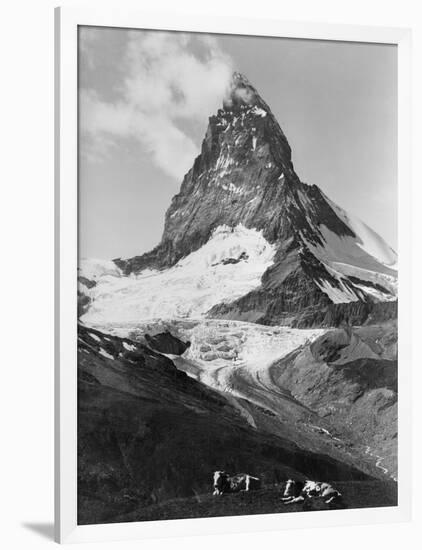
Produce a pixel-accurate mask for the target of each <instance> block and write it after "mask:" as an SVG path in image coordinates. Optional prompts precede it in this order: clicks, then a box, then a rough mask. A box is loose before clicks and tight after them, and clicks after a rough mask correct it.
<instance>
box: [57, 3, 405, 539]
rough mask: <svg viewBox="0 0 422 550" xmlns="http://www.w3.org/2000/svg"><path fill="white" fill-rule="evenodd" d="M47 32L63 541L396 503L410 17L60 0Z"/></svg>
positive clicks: (382, 514)
mask: <svg viewBox="0 0 422 550" xmlns="http://www.w3.org/2000/svg"><path fill="white" fill-rule="evenodd" d="M55 49H56V221H57V225H56V259H57V261H56V290H57V292H56V298H57V300H56V304H57V309H56V330H57V332H56V540H57V541H59V542H80V541H109V540H124V539H132V538H133V539H134V538H143V537H154V536H160V537H162V536H174V535H191V534H198V533H201V534H204V533H223V532H227V533H233V532H244V531H248V530H254V531H259V530H266V529H275V528H277V529H284V528H291V527H299V526H300V527H310V526H321V525H324V526H331V525H333V526H334V525H351V524H358V523H375V522H393V521H405V520H407V519H408V518H409V516H410V483H411V472H410V427H409V426H410V376H411V363H410V359H411V358H410V351H409V350H410V344H409V338H410V321H409V319H410V284H409V281H410V252H409V251H410V244H409V243H410V229H409V227H410V225H409V224H410V220H409V218H410V216H409V213H410V207H409V205H410V175H409V174H410V173H409V152H410V143H409V136H410V133H409V123H410V92H409V90H410V87H409V79H410V66H409V65H410V31H408V30H406V29H392V28H378V27H377V28H376V27H357V26H341V25H324V24H313V23H287V22H283V21H273V20H260V19H257V20H244V19H241V18H239V19H237V18H236V19H228V18H209V17H207V18H200V17H191V18H188V17H185V16H177V15H165V16H163V15H157V14H155V15H154V14H151V13H133V12H132V13H130V12H125V11H121V10H115V11H110V10H109V11H107V9H104V10H102V9H101V10H94V11H90V10H86V9H68V8H58V9H57V10H56V43H55ZM398 274H400V275H398ZM398 283H400V284H398ZM398 358H399V360H398Z"/></svg>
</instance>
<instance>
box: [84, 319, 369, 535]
mask: <svg viewBox="0 0 422 550" xmlns="http://www.w3.org/2000/svg"><path fill="white" fill-rule="evenodd" d="M124 344H126V347H127V346H133V347H134V349H132V350H131V351H128V350H126V349H125V346H124ZM111 357H113V359H112V358H111ZM78 374H79V382H78V388H79V397H78V500H79V505H78V516H79V517H78V521H79V523H80V524H88V523H98V522H109V521H116V518H117V517H120V516H121V515H122V514H125V513H129V512H130V511H133V510H136V509H140V508H142V509H145V510H147V509H150V507H152V508H151V509H153V508H154V506H158V508H160V507H161V506H165V502H166V501H169V500H171V499H174V498H179V497H186V498H187V499H188V500H187V501H186V502H187V505H186V506H187V507H188V508H189V507H191V508H192V503H193V502H196V501H197V498H198V495H203V494H206V493H208V492H209V490H210V489H209V488H210V483H211V475H212V472H213V470H216V469H227V470H229V471H238V472H239V471H247V472H249V473H251V474H254V475H258V476H260V477H261V478H262V480H263V482H264V484H266V485H269V486H272V485H274V483H279V482H281V481H282V480H285V479H286V478H288V477H292V476H294V477H297V478H299V479H300V478H304V477H307V476H312V477H313V478H316V479H318V478H319V479H332V480H347V481H352V480H368V479H369V478H368V476H366V475H365V474H363V473H362V472H361V471H360V470H358V469H357V468H355V467H353V466H351V465H347V464H344V463H342V462H340V461H338V460H335V459H334V458H332V457H329V456H327V455H323V454H321V453H316V452H311V451H309V450H304V449H301V448H300V447H298V446H297V445H296V444H294V443H293V442H291V441H289V440H288V439H286V438H283V437H281V436H276V435H273V434H270V433H265V432H260V431H257V430H255V429H253V428H252V427H251V426H250V425H249V424H248V423H247V421H246V420H245V418H243V417H242V416H241V414H240V413H239V410H238V409H237V408H235V407H234V406H233V405H231V404H230V402H229V401H227V399H226V398H224V396H222V395H221V394H219V393H217V392H215V391H213V390H211V389H210V388H207V387H205V386H203V385H201V384H200V383H198V382H196V381H195V380H192V379H190V378H189V377H188V376H187V375H185V374H184V373H182V372H180V371H178V370H177V369H176V368H175V366H174V365H173V363H172V362H171V361H170V360H169V359H167V358H166V357H164V356H162V355H161V354H159V353H156V352H154V351H152V350H150V349H148V348H147V347H145V346H144V345H142V344H136V343H133V342H131V341H129V340H124V339H120V338H116V337H111V336H108V335H104V334H102V333H100V332H98V331H94V330H88V329H86V328H84V327H81V328H80V336H79V370H78ZM192 497H194V500H192ZM189 502H190V504H189ZM205 502H208V503H209V505H210V506H211V508H210V510H211V509H213V507H215V505H216V504H215V503H214V501H211V500H208V501H207V499H205ZM254 502H255V504H254V505H252V504H251V506H249V508H248V512H247V513H264V512H261V511H260V510H261V508H262V507H261V505H260V504H259V501H254ZM268 502H270V501H268ZM169 506H170V504H169ZM205 506H206V504H205ZM253 506H256V507H257V508H256V510H257V511H256V512H253ZM268 506H270V504H268ZM235 508H236V506H235ZM163 510H165V508H163ZM180 510H182V508H180ZM272 511H274V510H272ZM164 513H165V512H164ZM186 513H187V514H188V515H186V516H184V517H191V516H190V515H189V514H190V513H191V512H189V513H188V512H186ZM227 513H230V514H231V513H235V511H233V512H232V511H228V512H227ZM239 513H243V512H239ZM169 514H170V512H169ZM204 515H214V512H212V513H211V514H208V513H205V514H204Z"/></svg>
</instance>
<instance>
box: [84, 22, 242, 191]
mask: <svg viewBox="0 0 422 550" xmlns="http://www.w3.org/2000/svg"><path fill="white" fill-rule="evenodd" d="M82 31H83V29H82ZM88 31H89V40H85V39H84V35H83V32H82V33H81V35H80V55H81V58H82V61H83V60H84V59H85V57H86V59H87V63H86V66H87V67H88V69H92V68H93V65H94V63H95V61H93V58H94V56H93V55H92V52H90V51H89V49H90V48H93V47H95V32H94V31H93V30H92V29H87V32H88ZM93 32H94V36H93ZM101 32H102V30H101V29H98V30H97V33H98V39H100V37H101ZM122 32H126V36H127V41H126V44H125V49H124V54H123V59H122V60H121V63H122V74H123V78H122V81H121V82H119V83H117V84H116V90H117V95H116V98H114V99H113V100H112V101H110V100H107V99H104V98H103V97H100V96H99V94H98V93H97V92H96V91H95V90H94V89H92V88H82V89H81V90H80V95H79V100H80V103H79V105H80V131H81V147H82V149H81V152H82V154H84V155H85V156H88V157H91V158H92V157H95V158H99V157H100V158H101V156H102V155H104V154H105V153H106V152H107V151H108V149H109V148H110V147H112V146H115V145H116V144H118V143H119V140H121V139H123V138H134V139H135V140H136V141H137V142H138V143H139V145H140V146H141V147H142V148H143V150H147V151H148V152H149V153H150V154H151V156H152V159H153V161H154V163H155V164H156V165H157V166H159V167H160V168H161V169H162V170H163V171H164V172H166V173H167V174H169V175H170V176H172V177H174V178H176V179H177V180H179V181H180V179H181V178H182V177H183V175H184V174H185V173H186V172H187V171H188V169H189V168H190V167H191V166H192V162H193V159H194V157H195V156H196V155H197V154H198V152H199V148H198V144H197V143H195V142H194V140H193V139H192V136H191V135H189V132H188V131H186V127H189V124H192V123H195V122H198V121H199V122H200V121H204V120H206V119H207V117H208V116H209V115H210V114H212V113H214V112H215V111H216V110H217V108H218V107H220V106H221V103H222V99H223V97H224V94H225V92H226V90H227V86H228V83H229V81H230V76H231V73H232V64H231V60H230V58H229V57H228V56H227V55H225V54H224V53H223V52H222V51H221V49H220V48H219V46H218V43H217V41H216V39H215V38H214V37H212V36H210V35H199V34H197V35H193V34H186V33H176V32H163V31H122Z"/></svg>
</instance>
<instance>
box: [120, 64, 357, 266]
mask: <svg viewBox="0 0 422 550" xmlns="http://www.w3.org/2000/svg"><path fill="white" fill-rule="evenodd" d="M224 105H225V106H224V108H223V109H220V110H219V111H218V113H217V114H216V115H215V116H212V117H210V119H209V125H208V129H207V133H206V135H205V138H204V141H203V143H202V150H201V154H200V155H199V156H198V157H197V158H196V159H195V162H194V164H193V167H192V168H191V170H190V171H189V172H188V173H187V174H186V176H185V178H184V180H183V183H182V186H181V189H180V192H179V193H178V194H177V195H175V196H174V198H173V200H172V202H171V205H170V207H169V209H168V210H167V213H166V217H165V227H164V233H163V237H162V240H161V243H160V244H159V246H158V247H157V248H156V249H154V251H152V252H151V253H148V254H146V255H144V256H140V257H135V258H132V259H130V260H127V261H118V262H117V263H118V265H119V266H121V267H123V269H124V271H125V272H126V273H131V272H138V271H139V270H140V269H143V268H144V267H145V266H148V267H152V266H153V267H159V268H163V267H169V266H171V265H174V264H175V263H176V262H177V261H178V260H180V259H181V258H182V257H185V256H187V255H188V254H190V253H191V252H193V251H194V250H196V249H197V248H199V247H201V246H202V245H203V244H204V243H205V242H207V241H208V239H209V238H210V236H211V234H212V232H213V230H214V229H215V228H217V227H218V226H221V225H228V226H231V227H235V226H236V225H238V224H242V225H244V226H245V227H249V228H255V229H258V230H262V231H263V236H264V237H265V238H266V239H267V240H268V241H269V242H275V241H281V240H282V241H287V240H289V239H290V240H295V239H296V240H300V237H299V232H302V234H303V236H305V237H307V238H308V239H309V240H310V241H311V242H314V243H315V244H320V245H322V244H323V240H322V235H321V234H319V231H318V224H319V223H320V220H324V222H325V224H326V225H327V227H328V228H329V229H330V230H332V231H334V232H335V233H336V234H337V235H340V236H341V235H348V236H351V237H354V236H355V235H354V233H353V232H352V230H351V229H350V228H349V227H348V226H347V225H346V224H344V223H343V221H342V220H341V219H340V218H339V217H338V216H337V215H336V214H335V212H334V211H333V209H332V208H331V207H330V206H329V204H328V203H327V202H326V201H325V199H324V197H323V195H322V193H321V191H320V190H319V189H318V188H317V187H316V186H308V185H306V184H303V183H301V182H300V180H299V178H298V177H297V175H296V173H295V171H294V169H293V164H292V162H291V149H290V146H289V144H288V142H287V139H286V137H285V135H284V133H283V132H282V130H281V128H280V126H279V124H278V122H277V121H276V119H275V118H274V115H273V114H272V112H271V110H270V108H269V107H268V105H267V104H266V103H265V102H264V101H263V100H262V99H261V97H260V96H259V95H258V93H257V92H256V90H255V89H254V88H253V87H252V85H251V84H250V83H249V82H248V81H247V80H246V79H245V77H243V76H242V75H239V74H235V75H234V77H233V82H232V90H231V93H230V96H229V99H226V101H225V104H224ZM306 202H307V203H308V205H306V204H305V203H306ZM295 244H296V245H298V243H295Z"/></svg>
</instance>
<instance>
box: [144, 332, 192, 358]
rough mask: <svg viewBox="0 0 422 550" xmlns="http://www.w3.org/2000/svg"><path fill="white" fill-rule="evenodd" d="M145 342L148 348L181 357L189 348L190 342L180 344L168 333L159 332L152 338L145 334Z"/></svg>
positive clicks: (177, 339)
mask: <svg viewBox="0 0 422 550" xmlns="http://www.w3.org/2000/svg"><path fill="white" fill-rule="evenodd" d="M145 340H146V342H147V344H148V346H149V347H150V348H152V349H154V350H155V351H159V352H160V353H166V354H170V355H183V354H184V353H185V351H186V350H187V349H188V347H189V346H190V342H182V340H179V338H176V336H173V335H172V333H171V332H170V331H166V332H160V333H158V334H155V335H154V336H150V335H149V334H145Z"/></svg>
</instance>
